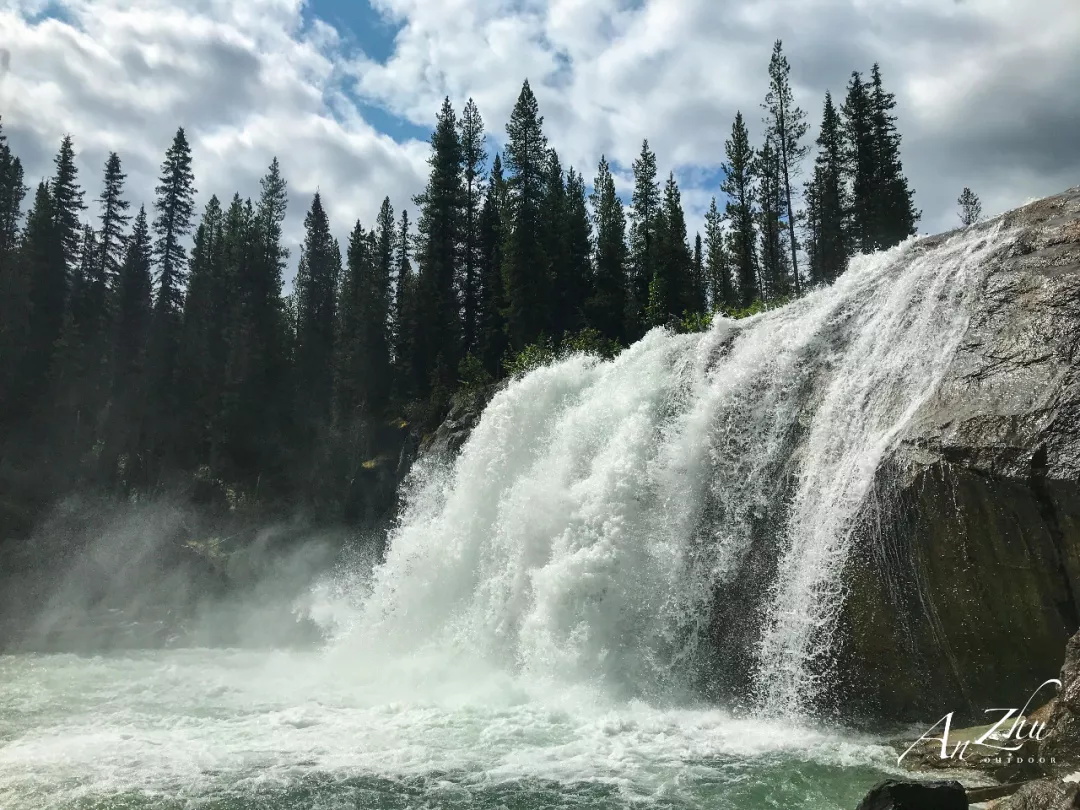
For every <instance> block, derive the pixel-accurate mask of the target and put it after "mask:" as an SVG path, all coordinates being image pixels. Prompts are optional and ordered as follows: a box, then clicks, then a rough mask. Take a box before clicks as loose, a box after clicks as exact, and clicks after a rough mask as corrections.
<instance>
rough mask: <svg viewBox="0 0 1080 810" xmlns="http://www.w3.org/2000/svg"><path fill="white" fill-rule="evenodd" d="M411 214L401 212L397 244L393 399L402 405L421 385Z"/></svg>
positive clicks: (395, 257)
mask: <svg viewBox="0 0 1080 810" xmlns="http://www.w3.org/2000/svg"><path fill="white" fill-rule="evenodd" d="M410 255H411V236H410V234H409V212H408V211H402V212H401V224H400V225H398V228H397V238H396V239H395V240H394V304H393V307H394V309H393V316H392V324H393V325H392V332H393V355H394V357H393V363H394V369H393V373H394V382H393V399H394V402H395V404H397V405H399V406H400V405H401V404H402V403H404V402H406V401H408V400H409V399H411V398H412V397H413V396H414V392H415V391H416V390H417V386H418V382H417V375H416V366H415V354H416V333H417V331H418V325H417V322H416V296H417V289H416V287H417V284H416V281H417V279H416V274H415V273H413V270H412V262H411V261H410V258H409V257H410Z"/></svg>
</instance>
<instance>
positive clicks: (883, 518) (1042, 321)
mask: <svg viewBox="0 0 1080 810" xmlns="http://www.w3.org/2000/svg"><path fill="white" fill-rule="evenodd" d="M999 225H1003V226H1004V227H1006V228H1010V229H1014V231H1015V233H1016V238H1015V240H1014V242H1013V243H1012V246H1011V247H1010V248H1009V249H1007V250H1006V251H1005V252H1004V254H1003V255H1000V256H998V257H997V258H996V259H995V260H994V261H993V263H992V266H990V267H988V268H987V272H986V274H985V278H984V280H983V281H982V287H981V289H980V291H979V292H980V296H979V299H978V303H977V305H976V307H975V311H974V312H973V313H972V317H971V321H970V326H969V331H968V334H967V336H966V340H965V342H964V344H963V346H962V348H961V350H960V352H959V353H958V356H957V357H956V359H955V360H954V362H953V363H952V365H951V367H950V369H949V370H948V371H947V373H946V375H945V378H944V379H943V380H942V383H941V385H940V386H939V389H938V391H937V393H936V395H935V396H933V397H931V398H930V399H928V401H926V402H925V403H923V405H922V406H921V407H920V408H919V410H918V411H917V412H916V413H915V415H914V418H913V419H912V421H911V423H910V425H909V427H908V429H907V430H906V433H905V434H904V435H903V436H902V437H901V440H900V442H899V446H898V447H897V448H896V450H895V452H893V453H892V455H891V457H890V458H888V459H887V461H886V462H885V463H883V464H882V465H881V467H880V468H879V470H878V471H877V475H876V485H875V492H874V493H873V494H872V497H870V498H868V499H867V506H866V508H865V511H864V515H863V520H862V526H863V528H862V530H861V531H859V532H858V534H857V549H856V552H855V554H853V555H852V557H851V558H850V560H849V563H848V570H847V573H846V584H847V591H848V599H847V601H846V606H845V610H844V614H843V616H842V617H841V620H840V636H841V639H842V642H841V644H840V645H839V648H838V650H837V655H836V657H835V659H834V664H835V666H834V667H833V672H832V674H831V677H832V678H833V685H834V688H833V689H832V691H831V692H830V693H829V694H828V695H827V696H826V699H827V700H829V701H830V702H831V704H832V705H831V706H830V708H832V709H834V710H836V711H838V712H841V713H844V714H847V715H851V714H859V715H868V716H874V717H889V718H895V719H905V720H913V721H914V720H918V721H920V722H924V721H930V722H933V721H935V720H937V719H938V718H941V717H942V716H944V715H945V714H946V713H948V712H956V713H957V716H956V717H955V718H954V722H953V725H954V727H957V728H960V727H963V726H977V725H982V724H984V723H986V722H988V721H990V720H991V719H994V718H996V717H997V715H987V714H986V711H987V710H988V709H992V708H996V707H1015V708H1017V709H1020V708H1021V707H1023V705H1024V703H1025V701H1027V700H1028V698H1029V696H1031V695H1032V693H1033V692H1035V691H1036V690H1037V689H1038V688H1039V687H1040V685H1041V684H1044V683H1045V682H1046V681H1047V680H1049V679H1051V678H1054V677H1055V676H1056V673H1057V671H1058V669H1059V667H1060V663H1061V651H1062V650H1063V649H1064V646H1065V643H1066V641H1067V640H1068V639H1069V637H1070V636H1071V635H1072V634H1073V633H1075V632H1076V631H1077V629H1078V627H1080V619H1078V605H1080V188H1077V189H1072V190H1070V191H1068V192H1066V193H1064V194H1061V195H1058V196H1056V197H1050V198H1047V199H1045V200H1041V201H1039V202H1037V203H1033V204H1031V205H1028V206H1025V207H1024V208H1020V209H1018V210H1016V211H1013V212H1010V213H1008V214H1005V215H1004V216H1003V217H1002V218H1001V219H1000V221H993V222H989V223H986V224H985V225H983V226H981V227H986V228H992V227H998V226H999ZM946 236H947V235H945V236H942V237H934V238H932V239H926V240H922V241H921V242H920V243H919V245H918V249H928V248H930V247H933V246H934V245H936V244H938V243H939V240H941V239H944V238H946ZM1051 694H1052V690H1049V689H1047V690H1044V691H1043V692H1042V693H1040V694H1038V695H1036V697H1035V698H1034V700H1033V701H1032V703H1031V704H1030V709H1032V710H1033V709H1036V708H1038V707H1039V706H1041V705H1042V704H1044V703H1045V702H1046V700H1047V699H1048V698H1049V697H1051ZM930 722H927V723H926V726H929V724H930Z"/></svg>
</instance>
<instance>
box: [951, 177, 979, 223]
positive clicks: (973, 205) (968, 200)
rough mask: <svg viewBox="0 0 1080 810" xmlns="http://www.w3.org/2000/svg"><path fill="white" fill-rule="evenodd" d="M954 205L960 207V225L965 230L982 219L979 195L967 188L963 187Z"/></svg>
mask: <svg viewBox="0 0 1080 810" xmlns="http://www.w3.org/2000/svg"><path fill="white" fill-rule="evenodd" d="M956 204H957V205H958V206H960V214H959V216H960V224H961V225H963V226H964V227H965V228H966V227H968V226H969V225H974V224H975V223H976V222H979V221H980V220H981V219H982V202H981V201H980V200H979V195H978V194H976V193H975V192H974V191H972V190H971V189H970V188H968V187H967V186H964V190H963V191H962V192H961V193H960V197H959V198H958V199H957V200H956Z"/></svg>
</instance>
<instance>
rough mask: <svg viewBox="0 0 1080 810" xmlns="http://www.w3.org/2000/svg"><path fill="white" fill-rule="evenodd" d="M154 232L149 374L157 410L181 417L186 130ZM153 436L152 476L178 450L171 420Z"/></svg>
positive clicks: (162, 187)
mask: <svg viewBox="0 0 1080 810" xmlns="http://www.w3.org/2000/svg"><path fill="white" fill-rule="evenodd" d="M155 192H156V194H157V198H156V199H155V201H154V210H155V211H156V216H155V218H154V224H153V231H154V234H155V237H156V239H155V241H154V264H155V266H156V270H157V292H156V295H155V297H154V317H153V326H152V328H151V334H150V358H149V361H148V364H149V367H148V373H149V374H150V377H151V382H150V386H151V389H150V396H151V401H152V406H151V407H152V408H153V409H154V410H155V411H157V412H158V413H160V414H169V413H176V412H177V410H178V408H179V402H178V394H179V391H178V387H177V382H178V381H177V376H176V362H177V352H178V350H179V344H180V331H181V328H182V324H183V315H182V309H183V303H184V279H185V276H186V267H185V265H186V263H187V252H186V250H185V249H184V244H183V243H184V237H185V236H187V234H188V233H189V232H190V231H191V216H192V213H193V208H194V196H195V188H194V175H193V174H192V172H191V150H190V148H189V146H188V142H187V137H186V136H185V134H184V130H183V128H181V129H179V130H177V133H176V137H175V138H174V139H173V142H172V145H171V146H170V147H169V149H168V150H167V151H166V153H165V160H164V161H163V162H162V164H161V176H160V178H159V181H158V185H157V187H156V189H155ZM150 426H151V427H152V432H153V434H154V435H153V438H152V440H151V454H152V456H153V458H154V463H156V464H157V465H158V467H157V468H156V470H153V471H152V473H151V474H154V473H155V472H156V473H160V472H162V471H163V470H164V469H165V468H166V467H168V466H170V465H171V462H172V461H173V455H174V452H175V450H176V448H177V440H178V436H177V426H176V425H175V424H174V423H173V421H172V420H169V419H164V418H158V419H155V420H152V421H151V423H150Z"/></svg>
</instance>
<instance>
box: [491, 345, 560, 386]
mask: <svg viewBox="0 0 1080 810" xmlns="http://www.w3.org/2000/svg"><path fill="white" fill-rule="evenodd" d="M557 357H558V355H557V354H556V352H555V347H554V346H553V345H552V343H551V338H549V337H547V336H546V335H542V336H541V337H540V339H539V340H538V341H537V342H535V343H527V344H526V345H525V347H524V348H523V349H522V350H521V351H519V352H515V353H508V354H507V356H506V358H505V359H504V360H503V371H504V372H505V374H506V376H508V377H519V376H521V375H522V374H525V373H527V372H529V371H532V370H533V369H535V368H539V367H540V366H546V365H548V364H549V363H552V362H554V361H555V360H556V358H557Z"/></svg>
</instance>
